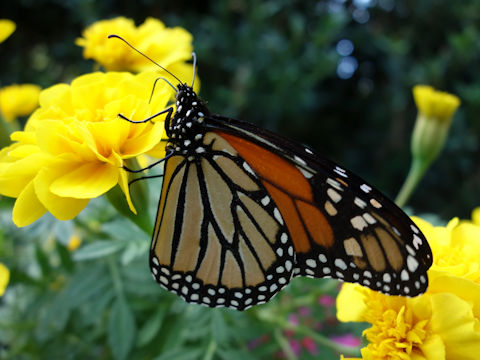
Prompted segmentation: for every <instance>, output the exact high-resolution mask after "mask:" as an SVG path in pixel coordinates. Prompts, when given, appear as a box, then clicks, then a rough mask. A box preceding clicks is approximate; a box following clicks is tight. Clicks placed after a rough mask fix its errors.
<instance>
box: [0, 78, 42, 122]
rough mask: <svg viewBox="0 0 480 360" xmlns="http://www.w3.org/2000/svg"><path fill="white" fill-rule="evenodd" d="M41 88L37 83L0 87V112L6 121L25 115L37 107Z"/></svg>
mask: <svg viewBox="0 0 480 360" xmlns="http://www.w3.org/2000/svg"><path fill="white" fill-rule="evenodd" d="M41 90H42V89H41V88H40V86H38V85H33V84H23V85H10V86H5V87H4V88H2V89H0V112H1V113H2V115H3V117H4V118H5V120H7V121H9V122H10V121H13V120H15V119H16V118H17V117H19V116H26V115H29V114H31V113H32V112H33V110H35V109H36V108H37V107H38V97H39V95H40V91H41Z"/></svg>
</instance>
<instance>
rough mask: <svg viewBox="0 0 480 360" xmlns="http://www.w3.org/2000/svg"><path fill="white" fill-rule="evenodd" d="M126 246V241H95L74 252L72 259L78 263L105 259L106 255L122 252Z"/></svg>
mask: <svg viewBox="0 0 480 360" xmlns="http://www.w3.org/2000/svg"><path fill="white" fill-rule="evenodd" d="M127 244H128V243H127V242H126V241H119V240H102V241H97V242H94V243H91V244H88V245H85V246H82V247H81V248H80V249H78V250H77V251H75V254H73V259H74V260H77V261H80V260H87V259H95V258H99V257H105V256H107V255H110V254H113V253H116V252H118V251H120V250H122V249H123V248H124V247H125V246H127Z"/></svg>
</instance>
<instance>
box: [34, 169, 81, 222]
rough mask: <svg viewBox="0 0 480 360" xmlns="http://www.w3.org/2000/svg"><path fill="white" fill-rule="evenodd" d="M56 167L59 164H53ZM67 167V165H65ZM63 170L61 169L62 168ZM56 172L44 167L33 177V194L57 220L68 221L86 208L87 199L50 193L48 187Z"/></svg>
mask: <svg viewBox="0 0 480 360" xmlns="http://www.w3.org/2000/svg"><path fill="white" fill-rule="evenodd" d="M55 165H56V166H58V165H59V163H57V164H55ZM66 165H67V166H68V164H66ZM62 170H63V168H62ZM57 173H58V171H55V170H53V171H52V169H51V167H44V168H43V169H42V170H40V172H39V173H38V175H37V176H36V177H35V180H34V185H35V193H36V194H37V196H38V199H39V200H40V202H41V203H42V204H43V205H44V206H45V208H46V209H47V210H48V211H49V212H50V213H51V214H52V215H53V216H55V217H56V218H57V219H59V220H70V219H73V218H74V217H75V216H77V215H78V214H79V213H80V212H81V211H82V210H83V209H84V208H85V206H87V204H88V202H89V199H75V198H72V197H61V196H57V195H55V194H53V193H52V192H51V191H50V185H51V184H52V182H53V181H55V179H56V177H57Z"/></svg>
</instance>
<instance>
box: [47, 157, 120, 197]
mask: <svg viewBox="0 0 480 360" xmlns="http://www.w3.org/2000/svg"><path fill="white" fill-rule="evenodd" d="M57 171H62V169H58V170H57ZM120 171H121V169H120V167H115V166H112V165H111V164H108V163H101V162H97V163H85V164H83V163H82V164H76V166H75V167H74V168H69V169H67V171H65V172H63V175H61V176H59V177H58V178H57V180H55V181H53V182H52V184H51V186H50V191H51V192H53V193H54V194H55V195H58V196H63V197H72V198H77V199H91V198H95V197H97V196H100V195H102V194H104V193H106V192H107V191H108V190H110V189H111V188H112V187H114V186H115V184H116V183H117V181H118V174H119V172H120Z"/></svg>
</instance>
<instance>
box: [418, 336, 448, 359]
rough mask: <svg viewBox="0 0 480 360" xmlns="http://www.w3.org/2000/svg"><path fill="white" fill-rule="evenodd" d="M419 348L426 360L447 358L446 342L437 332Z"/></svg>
mask: <svg viewBox="0 0 480 360" xmlns="http://www.w3.org/2000/svg"><path fill="white" fill-rule="evenodd" d="M419 348H420V350H421V351H422V354H423V358H424V359H426V360H446V350H445V344H444V342H443V340H442V338H441V337H440V336H439V335H437V334H433V335H432V336H430V337H429V338H428V339H427V340H426V341H424V342H423V344H421V345H419Z"/></svg>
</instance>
